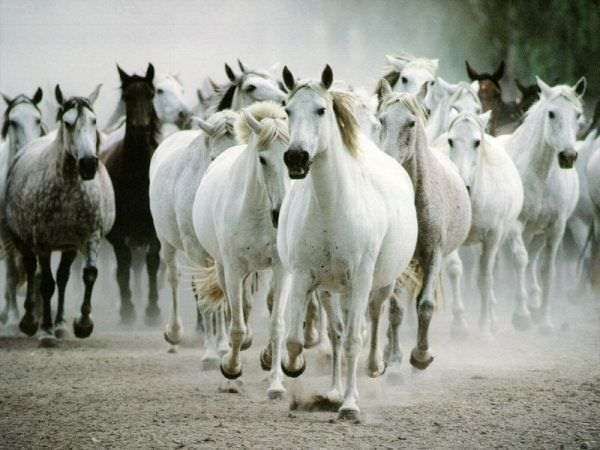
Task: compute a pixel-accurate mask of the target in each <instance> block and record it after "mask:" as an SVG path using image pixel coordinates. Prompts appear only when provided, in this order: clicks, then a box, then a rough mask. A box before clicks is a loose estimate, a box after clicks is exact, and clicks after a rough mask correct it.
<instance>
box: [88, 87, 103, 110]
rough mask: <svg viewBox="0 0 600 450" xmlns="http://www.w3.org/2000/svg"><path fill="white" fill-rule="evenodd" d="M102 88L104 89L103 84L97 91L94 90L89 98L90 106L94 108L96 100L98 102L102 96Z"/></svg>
mask: <svg viewBox="0 0 600 450" xmlns="http://www.w3.org/2000/svg"><path fill="white" fill-rule="evenodd" d="M101 87H102V83H100V84H99V85H98V86H96V89H94V90H93V91H92V93H91V94H90V95H89V96H88V102H90V105H92V106H94V103H96V100H98V95H100V88H101Z"/></svg>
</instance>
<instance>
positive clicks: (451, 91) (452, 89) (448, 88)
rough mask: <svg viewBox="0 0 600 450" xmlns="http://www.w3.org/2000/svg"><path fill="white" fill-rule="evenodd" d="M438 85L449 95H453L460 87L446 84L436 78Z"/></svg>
mask: <svg viewBox="0 0 600 450" xmlns="http://www.w3.org/2000/svg"><path fill="white" fill-rule="evenodd" d="M438 83H439V85H440V86H441V87H442V88H443V89H444V90H445V91H446V92H448V94H450V95H452V94H454V93H455V92H456V91H457V90H458V88H459V87H460V85H459V84H458V83H457V84H452V83H448V82H447V81H446V80H444V79H443V78H439V77H438Z"/></svg>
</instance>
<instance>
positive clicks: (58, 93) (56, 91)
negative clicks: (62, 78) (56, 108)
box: [54, 84, 65, 106]
mask: <svg viewBox="0 0 600 450" xmlns="http://www.w3.org/2000/svg"><path fill="white" fill-rule="evenodd" d="M54 97H55V98H56V102H57V103H58V104H59V105H60V106H62V104H63V103H64V102H65V99H64V97H63V93H62V91H61V90H60V86H59V85H58V84H57V85H56V87H55V88H54Z"/></svg>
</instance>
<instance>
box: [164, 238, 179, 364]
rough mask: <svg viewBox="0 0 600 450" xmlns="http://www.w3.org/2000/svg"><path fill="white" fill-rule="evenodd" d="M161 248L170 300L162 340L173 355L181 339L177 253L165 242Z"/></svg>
mask: <svg viewBox="0 0 600 450" xmlns="http://www.w3.org/2000/svg"><path fill="white" fill-rule="evenodd" d="M161 248H162V249H163V255H164V259H165V263H166V265H167V272H168V274H167V276H168V278H169V285H170V286H171V299H172V302H171V316H170V318H169V322H168V323H167V327H166V329H165V333H164V338H165V340H166V341H167V342H168V343H169V344H171V348H170V349H169V352H170V353H175V352H176V351H177V346H178V345H179V343H180V342H181V339H182V337H183V324H182V322H181V317H180V315H179V297H178V288H179V270H178V267H177V251H176V249H175V247H173V246H172V245H170V244H168V243H167V242H162V243H161Z"/></svg>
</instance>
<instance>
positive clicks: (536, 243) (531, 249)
mask: <svg viewBox="0 0 600 450" xmlns="http://www.w3.org/2000/svg"><path fill="white" fill-rule="evenodd" d="M544 244H545V241H544V238H543V236H541V235H538V236H535V237H533V238H532V239H531V240H530V241H529V243H528V244H527V245H526V248H527V253H528V254H529V261H528V264H527V272H528V278H529V280H530V281H531V285H530V288H529V297H530V299H529V309H530V311H531V312H532V313H533V312H535V311H536V310H537V309H538V308H539V307H540V303H541V295H542V288H541V286H540V282H539V277H538V261H539V259H540V253H541V251H542V248H544Z"/></svg>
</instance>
